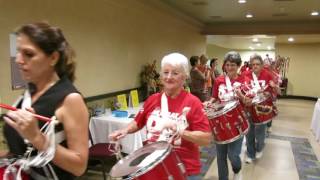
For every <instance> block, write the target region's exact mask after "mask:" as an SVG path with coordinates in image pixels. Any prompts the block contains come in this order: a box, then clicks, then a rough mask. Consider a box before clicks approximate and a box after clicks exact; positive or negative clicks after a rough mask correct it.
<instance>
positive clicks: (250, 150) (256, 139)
mask: <svg viewBox="0 0 320 180" xmlns="http://www.w3.org/2000/svg"><path fill="white" fill-rule="evenodd" d="M249 118H250V117H249ZM249 121H250V129H249V132H248V134H247V135H246V143H247V156H248V157H249V158H251V159H255V158H256V152H261V151H262V150H263V148H264V145H265V142H264V141H265V138H266V127H267V124H261V125H254V124H253V122H252V119H250V120H249Z"/></svg>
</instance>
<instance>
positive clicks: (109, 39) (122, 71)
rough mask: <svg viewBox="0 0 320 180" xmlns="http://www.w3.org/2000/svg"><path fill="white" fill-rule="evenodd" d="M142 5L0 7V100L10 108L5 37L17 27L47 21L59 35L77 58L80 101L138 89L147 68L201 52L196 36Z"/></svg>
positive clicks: (45, 2)
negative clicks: (177, 55) (148, 64)
mask: <svg viewBox="0 0 320 180" xmlns="http://www.w3.org/2000/svg"><path fill="white" fill-rule="evenodd" d="M143 2H146V1H142V0H121V1H114V0H91V1H78V0H68V1H64V0H55V1H49V0H30V1H28V2H27V3H23V4H21V1H19V0H5V1H1V3H0V23H1V28H0V63H1V66H0V96H1V97H0V98H1V100H2V101H3V102H6V103H9V102H12V101H13V99H15V97H16V96H17V94H19V93H20V91H12V90H11V84H10V69H9V33H10V32H12V31H13V30H14V29H15V28H16V27H17V26H19V25H20V24H22V23H26V22H30V21H37V20H47V21H49V22H50V23H51V24H53V25H56V26H59V27H61V28H62V29H63V31H64V33H65V35H66V37H67V39H69V41H70V43H71V45H72V46H73V47H74V48H75V50H76V52H77V59H76V60H77V74H76V75H77V80H76V85H77V87H78V88H79V90H80V91H81V92H82V93H83V94H84V96H86V97H87V96H94V95H99V94H104V93H108V92H114V91H118V90H123V89H129V88H133V87H138V86H139V78H138V76H139V72H140V70H141V67H142V65H143V64H145V63H146V62H150V61H153V60H157V61H158V66H159V64H160V60H161V58H162V57H163V56H164V55H165V54H167V53H169V52H174V51H179V52H181V53H183V54H185V55H186V56H188V57H189V56H190V55H193V54H201V53H204V52H205V37H204V36H202V35H200V33H199V32H200V30H199V29H198V28H197V27H195V26H193V25H191V24H190V23H187V22H186V21H182V20H181V19H180V18H177V16H175V15H173V14H172V13H169V12H167V11H165V10H164V9H163V8H155V7H154V6H150V5H148V4H145V3H143Z"/></svg>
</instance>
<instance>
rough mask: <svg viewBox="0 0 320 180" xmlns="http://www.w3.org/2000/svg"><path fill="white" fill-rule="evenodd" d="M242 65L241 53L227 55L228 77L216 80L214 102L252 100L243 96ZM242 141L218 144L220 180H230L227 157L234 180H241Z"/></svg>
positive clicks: (226, 69)
mask: <svg viewBox="0 0 320 180" xmlns="http://www.w3.org/2000/svg"><path fill="white" fill-rule="evenodd" d="M240 65H241V56H240V54H239V53H237V52H234V51H231V52H228V53H227V54H226V55H225V58H224V70H225V71H226V75H224V76H219V77H218V78H216V79H215V82H214V86H213V95H212V97H213V98H214V100H213V101H216V100H218V101H222V102H228V101H234V100H238V99H240V101H241V102H242V103H245V104H247V103H249V101H250V99H249V98H246V97H245V96H244V95H242V93H241V91H240V87H241V86H242V85H243V84H244V83H245V82H246V79H245V77H244V76H241V75H239V74H238V69H239V67H240ZM242 140H243V136H242V137H240V138H239V139H237V140H235V141H233V142H230V143H227V144H216V147H217V163H218V174H219V180H228V163H227V157H229V160H230V162H231V165H232V170H233V172H234V178H233V179H234V180H240V179H241V176H242V175H241V159H240V153H241V147H242Z"/></svg>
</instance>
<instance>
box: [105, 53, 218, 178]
mask: <svg viewBox="0 0 320 180" xmlns="http://www.w3.org/2000/svg"><path fill="white" fill-rule="evenodd" d="M188 66H189V65H188V59H187V58H186V57H185V56H184V55H182V54H179V53H172V54H169V55H167V56H165V57H164V58H163V59H162V61H161V73H160V74H161V81H162V84H163V92H160V93H156V94H153V95H152V96H150V97H149V98H148V99H147V100H146V101H145V102H144V105H143V108H142V109H141V110H140V111H139V113H138V114H137V116H136V118H135V120H134V121H132V122H131V123H130V124H129V125H128V126H127V127H126V128H124V129H121V130H118V131H116V132H114V133H112V134H111V135H110V138H112V139H113V140H119V139H120V138H122V137H124V136H126V135H127V134H128V133H134V132H136V131H138V130H140V129H141V128H143V127H144V126H146V128H147V139H148V141H149V142H150V143H152V142H155V141H160V140H165V141H170V132H173V133H177V134H178V135H179V136H178V138H175V139H173V141H172V144H173V146H174V150H175V151H176V152H177V154H178V156H179V158H180V159H181V161H182V162H183V164H184V166H185V168H186V171H187V175H188V180H189V179H190V180H200V179H202V178H201V176H200V171H201V163H200V152H199V146H206V145H209V143H210V142H211V139H212V135H211V130H210V128H209V121H208V118H207V116H206V115H205V113H204V110H203V106H202V104H201V102H200V100H199V99H198V98H197V97H196V96H194V95H192V94H191V93H188V92H186V91H185V90H184V88H183V85H184V84H185V81H186V79H187V77H188V76H189V75H188V74H189V73H188V72H189V67H188ZM155 178H156V177H155Z"/></svg>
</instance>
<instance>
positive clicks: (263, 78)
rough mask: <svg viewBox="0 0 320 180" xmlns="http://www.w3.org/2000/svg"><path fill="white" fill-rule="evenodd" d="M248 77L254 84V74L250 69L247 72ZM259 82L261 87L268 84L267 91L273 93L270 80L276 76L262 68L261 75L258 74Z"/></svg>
mask: <svg viewBox="0 0 320 180" xmlns="http://www.w3.org/2000/svg"><path fill="white" fill-rule="evenodd" d="M246 76H247V78H248V79H249V80H250V84H253V76H252V71H250V72H249V73H247V74H246ZM257 79H258V82H259V85H260V87H264V86H267V85H268V87H267V89H266V91H268V92H270V93H273V91H272V88H271V87H270V84H269V83H270V81H273V80H274V78H273V76H272V74H271V73H270V72H269V71H268V70H266V69H262V70H261V72H260V74H259V76H257Z"/></svg>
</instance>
